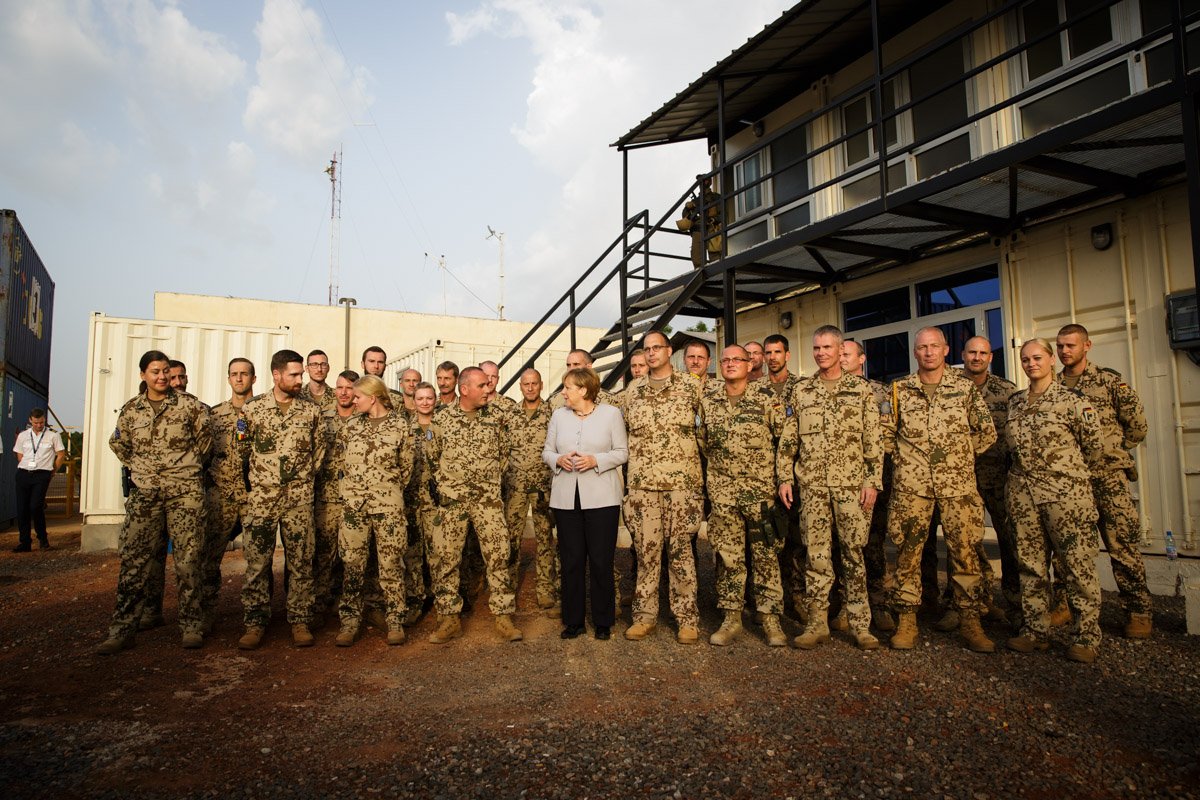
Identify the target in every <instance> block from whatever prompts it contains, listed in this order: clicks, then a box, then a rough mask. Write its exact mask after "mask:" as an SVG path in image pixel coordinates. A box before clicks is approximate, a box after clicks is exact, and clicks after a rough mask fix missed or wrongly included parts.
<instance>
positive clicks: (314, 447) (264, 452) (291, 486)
mask: <svg viewBox="0 0 1200 800" xmlns="http://www.w3.org/2000/svg"><path fill="white" fill-rule="evenodd" d="M242 413H243V415H244V416H245V420H246V434H247V435H246V438H245V440H244V441H243V442H241V443H240V444H239V447H241V448H242V449H243V450H245V451H247V452H249V457H250V495H251V504H252V505H255V504H259V503H266V504H275V503H278V502H281V501H284V500H289V501H292V502H309V503H311V502H312V500H313V489H314V482H315V480H316V474H317V470H318V469H319V468H320V466H321V463H322V462H323V461H324V459H325V433H324V431H323V430H322V426H321V412H320V410H319V409H318V408H317V406H316V404H315V403H312V402H310V401H308V400H304V399H302V398H300V397H296V398H295V399H293V400H292V402H291V403H289V404H288V409H287V410H286V411H284V410H282V409H280V407H279V404H278V403H276V402H275V396H274V394H273V393H272V392H270V391H268V392H266V393H264V394H260V395H258V396H257V397H255V398H254V399H252V400H250V401H249V402H247V403H246V405H245V408H244V409H243V411H242Z"/></svg>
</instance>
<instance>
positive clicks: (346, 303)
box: [338, 297, 358, 369]
mask: <svg viewBox="0 0 1200 800" xmlns="http://www.w3.org/2000/svg"><path fill="white" fill-rule="evenodd" d="M338 302H339V303H341V304H342V305H344V306H345V307H346V362H345V363H346V366H344V367H342V369H350V306H354V305H358V301H357V300H355V299H354V298H353V297H343V298H341V299H340V300H338Z"/></svg>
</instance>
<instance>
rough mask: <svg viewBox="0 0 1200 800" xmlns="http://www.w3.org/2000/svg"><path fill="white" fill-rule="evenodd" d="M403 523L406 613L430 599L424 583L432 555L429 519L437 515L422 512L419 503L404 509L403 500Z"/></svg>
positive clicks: (429, 510) (432, 510)
mask: <svg viewBox="0 0 1200 800" xmlns="http://www.w3.org/2000/svg"><path fill="white" fill-rule="evenodd" d="M405 503H406V505H405V507H404V513H405V521H406V524H407V526H408V549H407V550H405V552H404V596H405V598H406V601H405V602H406V605H407V606H408V608H409V609H413V608H416V607H417V606H423V605H424V604H425V598H426V597H430V596H431V587H430V584H429V582H428V575H429V562H428V559H429V554H430V553H432V552H433V545H432V544H431V542H430V532H431V531H432V530H433V518H434V515H435V514H436V513H437V507H436V506H430V507H428V508H424V507H422V506H421V505H419V501H418V502H417V503H414V505H407V503H408V498H405Z"/></svg>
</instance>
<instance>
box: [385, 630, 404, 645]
mask: <svg viewBox="0 0 1200 800" xmlns="http://www.w3.org/2000/svg"><path fill="white" fill-rule="evenodd" d="M404 639H405V636H404V626H403V625H400V624H396V625H391V626H389V627H388V632H387V643H388V647H396V646H397V645H401V644H404Z"/></svg>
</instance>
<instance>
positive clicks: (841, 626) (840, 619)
mask: <svg viewBox="0 0 1200 800" xmlns="http://www.w3.org/2000/svg"><path fill="white" fill-rule="evenodd" d="M829 629H830V630H831V631H837V632H838V633H842V632H844V631H848V630H850V615H849V613H848V612H847V611H846V609H844V608H843V609H842V610H841V611H839V612H838V613H837V616H836V617H834V618H833V619H831V620H829Z"/></svg>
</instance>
